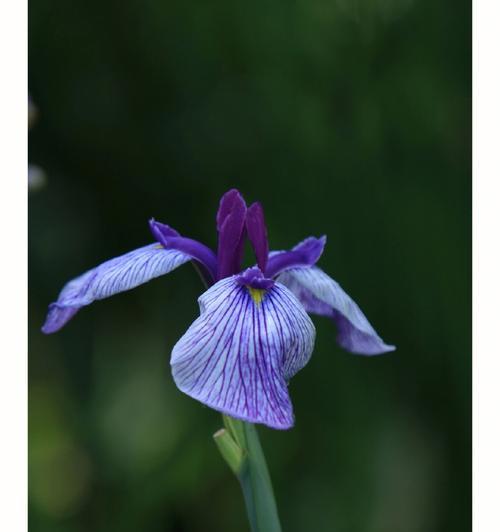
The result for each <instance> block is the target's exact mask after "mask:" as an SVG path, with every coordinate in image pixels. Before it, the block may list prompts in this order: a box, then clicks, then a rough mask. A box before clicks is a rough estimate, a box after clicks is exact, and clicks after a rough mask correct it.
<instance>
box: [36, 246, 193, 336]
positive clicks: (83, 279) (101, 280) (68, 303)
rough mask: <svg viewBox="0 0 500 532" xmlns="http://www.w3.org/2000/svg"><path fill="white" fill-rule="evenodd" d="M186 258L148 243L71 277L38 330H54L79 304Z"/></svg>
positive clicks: (166, 270)
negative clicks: (75, 276)
mask: <svg viewBox="0 0 500 532" xmlns="http://www.w3.org/2000/svg"><path fill="white" fill-rule="evenodd" d="M189 260H191V257H190V256H189V255H186V254H185V253H181V252H179V251H175V250H170V249H165V248H163V247H162V246H161V245H160V244H149V245H148V246H144V247H142V248H139V249H136V250H134V251H131V252H129V253H126V254H125V255H121V256H120V257H116V258H114V259H111V260H108V261H107V262H104V263H103V264H101V265H100V266H97V267H96V268H94V269H92V270H89V271H88V272H86V273H84V274H83V275H80V276H79V277H77V278H76V279H73V280H72V281H70V282H69V283H68V284H67V285H66V286H65V287H64V288H63V289H62V290H61V293H60V294H59V297H58V299H57V301H56V302H55V303H52V304H51V305H50V306H49V313H48V315H47V319H46V320H45V323H44V325H43V327H42V331H43V332H44V333H47V334H48V333H53V332H56V331H58V330H59V329H60V328H61V327H63V326H64V325H65V324H66V323H67V322H68V321H69V320H70V319H71V318H72V317H73V316H74V315H75V314H76V313H77V312H78V310H79V309H80V308H81V307H83V306H85V305H89V304H90V303H92V302H93V301H96V300H97V299H104V298H106V297H110V296H112V295H114V294H118V293H119V292H124V291H125V290H130V289H131V288H135V287H136V286H139V285H141V284H144V283H146V282H148V281H150V280H151V279H154V278H155V277H159V276H160V275H165V274H166V273H169V272H171V271H172V270H174V269H175V268H177V267H178V266H180V265H181V264H184V263H185V262H188V261H189Z"/></svg>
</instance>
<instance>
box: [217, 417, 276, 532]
mask: <svg viewBox="0 0 500 532" xmlns="http://www.w3.org/2000/svg"><path fill="white" fill-rule="evenodd" d="M222 417H223V420H224V426H225V429H221V430H219V431H218V432H216V433H215V434H214V439H215V442H216V443H217V446H218V447H219V450H220V452H221V454H222V456H223V458H224V459H225V460H226V462H227V463H228V464H229V466H230V467H231V469H232V470H233V472H234V473H235V474H236V476H237V477H238V480H239V481H240V484H241V488H242V491H243V496H244V498H245V504H246V507H247V513H248V519H249V521H250V526H251V529H252V532H281V525H280V521H279V517H278V509H277V507H276V501H275V500H274V493H273V487H272V484H271V477H270V476H269V471H268V469H267V464H266V459H265V457H264V453H263V452H262V447H261V445H260V441H259V435H258V433H257V429H256V428H255V426H254V425H253V424H251V423H245V422H244V421H240V420H238V419H234V418H231V417H229V416H225V415H223V416H222Z"/></svg>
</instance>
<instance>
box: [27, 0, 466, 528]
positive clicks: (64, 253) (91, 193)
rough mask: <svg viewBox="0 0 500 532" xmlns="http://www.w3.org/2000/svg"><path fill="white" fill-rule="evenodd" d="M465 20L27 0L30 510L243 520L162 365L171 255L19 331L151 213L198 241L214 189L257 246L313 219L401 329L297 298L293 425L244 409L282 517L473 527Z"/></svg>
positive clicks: (178, 282)
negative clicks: (383, 347) (380, 343)
mask: <svg viewBox="0 0 500 532" xmlns="http://www.w3.org/2000/svg"><path fill="white" fill-rule="evenodd" d="M470 25H471V24H470V3H469V2H467V1H464V0H441V1H439V2H436V1H435V0H370V1H368V0H366V1H360V0H358V1H354V0H337V1H335V0H295V1H284V0H273V1H271V0H267V1H256V2H241V1H234V0H232V1H230V0H226V1H214V2H206V1H202V0H197V1H192V2H185V1H180V0H177V1H173V0H171V1H167V0H141V1H139V0H137V1H133V0H127V1H123V0H122V1H120V2H118V1H111V0H108V1H102V0H101V1H95V0H72V1H71V2H68V1H63V0H30V2H29V91H30V94H31V96H32V98H33V100H34V102H35V103H36V105H37V107H38V111H39V112H38V120H37V122H36V124H35V125H34V127H33V128H32V129H31V131H30V138H29V160H30V163H35V164H37V165H39V166H40V167H41V168H43V170H44V171H45V173H46V177H47V179H46V184H45V187H43V188H39V189H38V190H33V191H30V194H29V205H30V215H29V233H30V234H29V270H30V279H29V290H30V301H29V309H30V312H29V342H30V354H29V357H30V359H29V420H30V422H29V512H30V529H31V530H32V531H33V532H38V531H39V532H49V531H50V532H59V531H60V532H63V531H64V532H83V531H93V532H111V531H120V532H128V531H141V532H160V531H161V532H170V531H172V532H174V531H175V532H205V531H211V530H217V531H221V532H222V531H228V532H229V531H231V532H234V531H239V530H242V531H244V530H247V521H246V516H245V510H244V505H243V502H242V498H241V495H240V491H239V488H238V485H237V483H236V480H235V479H234V478H233V477H232V475H231V473H230V471H229V470H228V468H227V467H226V464H225V463H224V462H223V461H222V459H221V458H220V456H219V455H218V453H217V450H216V448H215V446H214V445H213V442H212V440H211V435H212V433H213V432H215V431H216V430H217V429H218V428H219V427H220V424H221V422H220V417H219V415H218V414H217V413H216V412H214V411H212V410H210V409H208V408H205V407H202V406H201V405H200V404H198V403H197V402H195V401H193V400H192V399H190V398H188V397H187V396H185V395H183V394H181V393H180V392H179V391H178V390H177V389H176V388H175V386H174V384H173V381H172V378H171V376H170V370H169V363H168V361H169V355H170V351H171V348H172V346H173V345H174V343H175V342H176V340H177V339H178V338H179V337H180V336H181V334H182V333H183V332H184V331H185V330H186V328H187V327H188V326H189V324H190V323H191V322H192V321H193V319H194V318H195V317H196V316H197V315H198V307H197V297H198V296H199V295H200V293H201V292H202V290H203V289H202V286H201V284H200V282H199V279H198V277H197V275H196V273H195V272H194V270H193V269H192V268H191V267H190V266H189V265H186V266H184V267H182V268H180V269H179V270H177V271H175V272H174V273H172V274H171V275H169V276H167V277H163V278H160V279H157V280H154V281H152V282H150V283H148V284H146V285H144V286H142V287H140V288H138V289H136V290H134V291H132V292H128V293H124V294H121V295H118V296H116V297H114V298H112V299H110V300H106V301H102V302H98V303H95V304H94V305H93V306H91V307H89V308H86V309H84V310H82V311H81V312H80V314H79V315H78V316H77V317H76V318H75V319H74V320H73V321H72V322H71V323H70V324H69V325H68V326H67V327H66V328H65V329H64V330H62V331H61V332H60V333H58V334H56V335H53V336H43V335H42V334H41V333H40V330H39V329H40V326H41V324H42V322H43V320H44V316H45V311H46V307H47V304H48V303H49V302H50V301H52V300H54V299H55V298H56V296H57V294H58V292H59V290H60V288H61V287H62V285H63V284H64V283H65V282H66V281H67V280H69V279H70V278H72V277H74V276H75V275H77V274H79V273H81V272H83V271H85V270H86V269H88V268H90V267H93V266H95V265H97V264H99V263H100V262H102V261H104V260H105V259H108V258H111V257H114V256H116V255H119V254H121V253H123V252H126V251H129V250H131V249H134V248H136V247H138V246H141V245H143V244H146V243H149V242H150V241H151V236H150V234H149V230H148V226H147V221H148V219H149V218H150V217H151V216H154V217H156V218H157V219H158V220H160V221H164V222H166V223H168V224H171V225H172V226H173V227H175V228H177V229H178V230H180V231H181V232H182V233H184V234H185V235H189V236H192V237H193V238H197V239H200V240H202V241H204V242H206V243H207V244H209V245H211V246H215V245H216V235H215V226H214V216H215V211H216V208H217V204H218V200H219V197H220V196H221V194H222V193H223V192H225V191H226V190H227V189H229V188H231V187H237V188H239V189H240V190H241V191H242V192H243V193H244V195H245V197H246V199H247V201H249V202H251V201H255V200H260V201H261V202H262V203H263V204H264V207H265V210H266V216H267V222H268V229H269V236H270V243H271V247H272V248H278V249H280V248H286V247H290V246H292V245H294V244H295V243H297V242H298V241H299V240H301V239H302V238H304V237H306V236H308V235H321V234H327V235H328V246H327V248H326V251H325V253H324V255H323V257H322V259H321V263H320V265H321V266H322V267H323V268H324V269H325V270H326V271H327V272H329V273H330V274H331V275H332V276H333V277H334V278H335V279H336V280H338V281H339V282H340V283H341V285H342V286H343V287H344V288H345V289H346V290H347V291H348V293H349V294H351V295H352V297H353V298H354V299H355V300H356V301H357V302H358V303H359V305H360V306H361V308H362V309H363V310H364V311H365V313H366V315H367V316H368V318H369V319H370V321H371V322H372V323H373V325H374V326H375V328H376V329H377V331H378V332H379V333H380V335H381V336H382V337H383V338H384V340H386V341H387V342H388V343H394V344H396V345H397V348H398V349H397V351H396V352H394V353H391V354H388V355H385V356H381V357H374V358H364V357H359V356H353V355H350V354H348V353H346V352H344V351H342V350H341V349H339V348H338V347H337V346H336V343H335V336H336V331H335V327H334V326H333V324H332V323H330V322H329V321H328V320H326V319H321V318H314V321H315V324H316V327H317V331H318V335H317V341H316V349H315V354H314V356H313V358H312V361H311V362H310V364H309V365H308V366H307V367H306V368H305V369H304V370H303V371H302V372H301V373H299V374H298V375H297V377H296V378H295V379H294V380H293V381H292V383H291V387H290V390H291V395H292V399H293V403H294V407H295V414H296V427H295V428H294V429H293V430H290V431H288V432H280V431H272V430H269V429H266V428H262V430H261V431H260V432H261V439H262V441H263V445H264V448H265V451H266V454H267V457H268V462H269V467H270V469H271V473H272V477H273V480H274V486H275V491H276V496H277V500H278V504H279V508H280V513H281V519H282V524H283V528H284V531H285V532H303V531H306V530H307V531H309V530H314V531H315V532H322V531H325V532H326V531H334V532H417V531H422V532H424V531H425V532H438V531H439V532H443V531H453V532H457V531H465V530H469V529H470V518H471V501H470V498H471V494H470V489H471V488H470V481H471V467H470V452H471V448H470V447H471V435H470V421H471V407H470V400H471V384H470V373H471V349H470V348H471V325H470V317H471V316H470V302H471V287H470V286H471V283H470V276H471V262H470V252H471V224H470V217H471V201H470V200H471V198H470V174H471V153H470V152H471V149H470V122H471V120H470V114H471V100H470V98H471V79H470V66H471V52H470V37H471V29H470ZM248 259H249V260H250V257H248Z"/></svg>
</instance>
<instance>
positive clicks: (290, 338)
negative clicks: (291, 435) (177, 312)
mask: <svg viewBox="0 0 500 532" xmlns="http://www.w3.org/2000/svg"><path fill="white" fill-rule="evenodd" d="M198 302H199V305H200V316H199V317H198V319H196V321H195V322H194V323H193V324H192V325H191V327H190V328H189V329H188V331H187V332H186V333H185V334H184V336H183V337H182V338H181V339H180V340H179V341H178V342H177V344H176V345H175V347H174V349H173V351H172V359H171V365H172V373H173V377H174V380H175V383H176V384H177V386H178V387H179V389H180V390H181V391H183V392H184V393H186V394H188V395H189V396H191V397H193V398H194V399H197V400H198V401H201V402H202V403H204V404H206V405H207V406H210V407H211V408H214V409H215V410H219V411H221V412H224V413H225V414H228V415H230V416H232V417H235V418H238V419H242V420H245V421H249V422H252V423H263V424H265V425H268V426H270V427H273V428H277V429H287V428H290V427H291V426H292V425H293V411H292V404H291V402H290V397H289V395H288V389H287V381H288V379H290V377H292V376H293V375H294V374H295V373H296V372H297V371H299V369H301V368H302V367H304V365H305V364H306V363H307V361H308V360H309V358H310V356H311V353H312V350H313V347H314V338H315V329H314V325H313V324H312V322H311V320H310V318H309V316H308V315H307V314H306V312H305V311H304V308H303V306H302V305H301V304H300V302H299V301H298V300H297V299H296V298H295V296H294V295H293V294H292V293H291V292H290V291H289V290H288V289H287V288H286V287H284V286H282V285H280V284H279V283H275V284H274V286H273V287H272V288H269V289H267V290H256V289H249V288H248V287H247V286H242V285H241V284H239V283H238V282H237V281H236V280H235V277H229V278H226V279H222V280H221V281H219V282H218V283H217V284H215V285H214V286H213V287H211V288H210V289H209V290H207V291H206V292H205V293H204V294H203V295H202V296H201V297H200V298H199V300H198Z"/></svg>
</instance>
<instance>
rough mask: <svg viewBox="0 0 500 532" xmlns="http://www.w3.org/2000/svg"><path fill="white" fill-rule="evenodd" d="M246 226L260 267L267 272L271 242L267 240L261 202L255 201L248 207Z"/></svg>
mask: <svg viewBox="0 0 500 532" xmlns="http://www.w3.org/2000/svg"><path fill="white" fill-rule="evenodd" d="M246 227H247V233H248V238H249V240H250V242H251V243H252V246H253V249H254V250H255V256H256V258H257V264H258V266H259V268H260V269H261V270H262V271H263V272H265V271H266V266H267V257H268V255H269V244H268V241H267V228H266V222H265V221H264V211H263V209H262V205H261V204H260V203H253V204H252V205H250V207H248V211H247V218H246Z"/></svg>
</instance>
